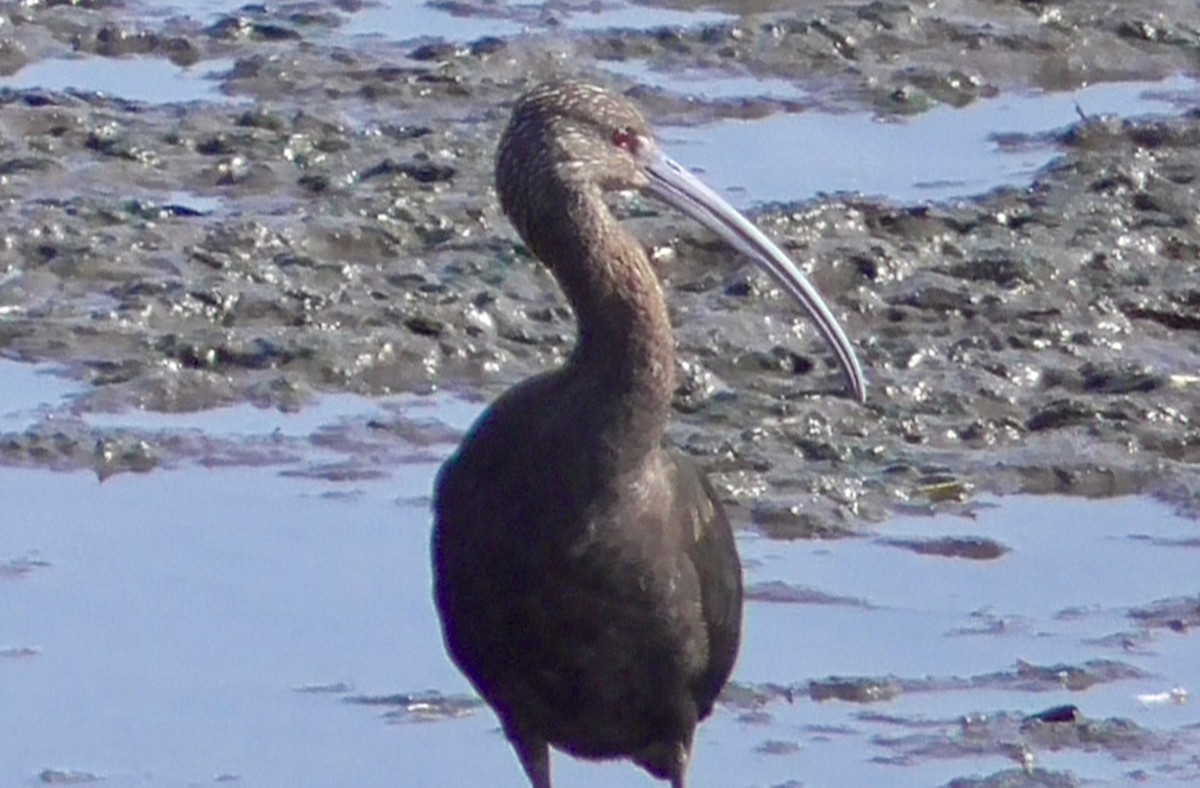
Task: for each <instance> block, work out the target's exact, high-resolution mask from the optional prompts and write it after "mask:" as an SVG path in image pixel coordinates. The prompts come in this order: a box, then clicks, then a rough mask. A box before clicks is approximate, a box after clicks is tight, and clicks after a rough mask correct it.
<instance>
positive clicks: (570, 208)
mask: <svg viewBox="0 0 1200 788" xmlns="http://www.w3.org/2000/svg"><path fill="white" fill-rule="evenodd" d="M495 175H496V191H497V193H498V195H499V199H500V204H501V207H502V208H503V211H504V213H505V215H506V216H507V217H508V219H509V220H510V221H511V223H512V224H513V226H514V228H515V229H516V231H517V233H518V235H519V236H520V237H521V239H522V240H523V241H524V243H525V245H526V246H527V247H528V249H529V250H530V251H531V252H532V254H533V255H534V256H535V257H537V258H538V259H539V260H540V261H541V262H542V263H543V264H544V265H545V266H546V267H548V268H549V270H550V272H551V273H552V275H553V276H554V278H555V280H556V281H557V284H558V285H559V287H560V289H561V290H562V292H563V294H564V295H565V296H566V299H567V301H568V302H569V304H570V306H571V309H572V311H573V313H574V316H575V320H576V323H577V338H576V343H575V345H574V348H573V350H572V351H571V354H570V356H569V357H568V358H567V360H566V361H565V362H564V363H563V364H562V365H561V366H559V367H558V368H556V369H552V370H550V371H547V372H544V373H542V374H539V375H536V376H535V377H532V378H530V379H528V380H525V381H524V382H521V383H519V384H517V385H516V386H514V387H513V388H511V389H509V390H507V391H506V392H504V393H503V394H501V395H500V396H499V397H498V398H497V399H496V400H495V401H494V402H493V403H492V404H491V405H490V407H488V408H487V409H486V410H485V411H484V412H483V413H482V415H481V416H479V418H478V420H477V421H476V422H475V423H474V424H473V426H472V427H471V428H470V429H469V430H468V432H467V434H466V436H465V437H464V439H463V441H462V443H461V445H460V446H459V448H458V449H457V451H456V452H455V453H454V454H453V455H452V456H451V457H450V458H449V459H448V460H447V461H446V462H445V463H444V465H443V466H442V467H441V469H440V470H439V472H438V475H437V478H436V480H435V482H434V487H435V489H434V500H433V509H434V525H433V534H432V546H431V554H432V561H433V575H434V601H435V604H436V607H437V610H438V613H439V616H440V620H441V625H442V634H443V639H444V641H445V645H446V649H447V651H448V653H449V655H450V657H451V659H452V661H453V662H454V663H455V664H456V665H457V666H458V668H459V669H460V670H461V671H462V672H463V673H464V674H465V675H466V676H467V678H468V679H469V680H470V682H471V683H472V685H473V686H474V687H475V689H476V690H477V691H478V693H479V694H480V696H482V698H483V699H484V700H485V701H486V702H487V703H488V704H489V705H490V706H491V707H492V709H493V710H494V712H495V714H496V716H497V717H498V719H499V721H500V724H501V727H502V729H503V732H504V734H505V736H506V737H507V739H508V741H509V742H510V743H511V745H512V747H513V749H514V750H515V751H516V754H517V757H518V759H519V760H520V763H521V766H522V767H523V769H524V771H525V774H526V776H527V777H528V780H529V783H530V784H531V785H532V786H533V788H551V769H550V748H551V747H553V748H555V749H557V750H560V751H562V752H565V753H567V754H569V755H572V756H575V757H577V758H582V759H591V760H607V759H628V760H630V761H632V762H633V763H635V764H636V765H638V766H640V767H641V768H642V769H644V770H645V771H646V772H648V773H649V774H651V775H653V776H654V777H655V778H657V779H659V780H667V781H669V782H670V784H671V786H672V788H684V786H685V785H686V779H687V777H686V775H687V767H688V762H689V760H690V757H691V750H692V742H693V738H694V735H695V730H696V727H697V725H698V723H699V722H700V721H701V720H703V719H705V718H706V717H708V716H709V714H710V713H711V712H712V710H713V705H714V703H715V702H716V699H717V696H718V694H719V693H720V691H721V688H722V687H723V686H724V685H725V683H726V681H727V680H728V678H729V675H730V673H731V671H732V670H733V666H734V662H735V660H736V658H737V653H738V649H739V646H740V641H741V620H742V574H741V564H740V561H739V558H738V553H737V548H736V545H735V541H734V536H733V531H732V529H731V527H730V524H729V520H728V518H727V517H726V514H725V511H724V508H723V506H722V503H721V500H720V499H719V497H718V495H717V493H716V492H715V491H714V489H713V487H712V486H711V484H710V483H709V481H708V480H707V478H706V477H705V475H704V474H703V472H702V471H701V470H700V469H699V468H698V467H697V465H696V464H695V463H694V462H693V461H692V460H690V459H689V458H687V457H685V456H683V455H681V454H679V453H676V452H674V451H671V450H669V449H668V448H665V447H664V445H663V444H664V432H665V429H666V426H667V422H668V418H669V415H670V412H671V402H672V394H673V392H674V390H675V342H674V336H673V334H672V330H671V324H670V320H669V318H668V313H667V306H666V301H665V298H664V294H663V287H662V285H661V283H660V282H659V279H658V276H657V274H656V273H655V270H654V268H653V267H652V265H651V262H650V260H649V258H648V256H647V254H646V252H645V250H644V248H643V247H642V246H641V244H640V243H639V242H638V241H637V239H636V238H635V237H634V236H633V235H632V234H631V233H630V232H629V231H628V230H626V229H625V228H624V227H623V226H622V225H621V224H620V223H619V222H618V221H617V220H616V218H615V217H614V216H613V215H612V213H611V211H610V210H609V208H608V206H607V203H606V202H605V194H606V193H607V192H611V191H629V190H642V191H645V192H647V193H648V194H650V195H651V196H654V197H657V198H658V199H660V200H662V201H663V202H665V203H667V204H669V205H671V206H674V207H675V208H677V209H678V210H679V211H681V212H682V213H683V214H685V215H687V216H689V217H691V218H693V219H695V220H697V221H699V222H700V223H701V224H703V225H705V226H707V227H709V228H710V229H711V230H713V231H714V232H715V233H716V234H717V235H718V236H719V237H721V238H722V239H724V240H725V241H726V242H728V243H729V244H730V245H731V246H732V247H733V248H734V249H736V250H738V251H740V252H742V253H743V254H745V255H746V256H748V257H749V258H750V259H751V260H753V261H754V262H755V263H757V264H758V265H760V266H762V267H763V268H764V269H765V270H766V271H767V272H768V273H769V274H770V275H771V276H772V277H773V278H774V279H775V280H776V281H777V282H778V283H779V285H780V286H781V287H782V288H783V289H784V290H785V291H786V292H788V293H789V294H790V295H792V296H793V297H794V298H795V299H796V300H797V301H798V302H799V303H800V304H801V306H802V307H803V308H804V309H805V311H806V312H807V313H808V315H809V316H810V318H811V319H812V320H813V321H814V323H815V324H816V327H817V329H818V330H819V332H820V334H821V335H822V337H823V338H824V339H825V341H826V342H827V343H828V345H829V346H830V347H831V348H832V350H833V353H834V356H835V357H836V359H837V363H838V366H839V367H840V369H841V372H842V374H843V375H844V377H845V380H846V383H847V385H848V389H849V392H850V394H851V395H852V396H853V397H854V398H855V399H857V400H859V401H863V400H865V396H866V383H865V378H864V375H863V372H862V368H861V365H860V363H859V361H858V357H857V355H856V354H855V350H854V347H853V346H852V345H851V343H850V341H849V339H848V338H847V337H846V334H845V332H844V331H843V330H842V328H841V326H840V325H839V323H838V321H837V319H836V318H835V317H834V315H833V313H832V312H831V311H830V309H829V307H828V306H827V305H826V304H825V302H824V301H823V300H822V298H821V296H820V295H819V294H818V293H817V291H816V290H815V289H814V288H813V286H812V285H811V284H810V283H809V282H808V280H807V279H806V278H805V276H804V275H803V274H802V273H801V272H800V270H799V269H798V268H797V267H796V266H795V265H794V264H793V263H792V261H791V260H789V259H788V257H787V255H786V254H784V253H783V252H782V251H781V250H780V249H779V248H778V247H777V246H776V245H775V244H774V243H772V242H771V241H770V240H769V239H768V238H767V237H766V236H765V235H764V234H763V233H762V232H761V231H759V230H758V229H757V228H756V227H755V226H754V225H753V224H752V223H751V222H749V221H748V220H747V219H746V218H745V217H744V216H742V215H741V214H740V213H738V212H737V211H736V210H735V209H734V208H732V207H731V206H730V205H729V204H728V203H727V202H725V201H724V200H723V199H721V198H720V197H719V196H718V195H717V194H716V193H715V192H713V191H712V190H711V189H710V188H708V187H707V186H705V185H704V184H703V182H702V181H701V180H700V179H699V178H697V177H696V176H695V175H693V174H692V173H691V172H689V171H688V170H686V169H685V168H683V167H682V166H680V165H679V164H678V163H676V162H675V161H674V160H672V159H671V158H670V157H668V156H667V155H666V154H665V153H664V152H663V149H662V148H661V147H660V145H659V144H658V142H657V141H656V139H655V137H654V135H653V134H652V132H651V130H650V127H649V126H648V124H647V122H646V120H645V119H644V118H643V117H642V115H641V113H640V112H639V111H638V110H637V109H636V108H635V107H634V106H633V104H632V103H630V101H629V100H627V99H626V98H625V97H623V96H619V95H617V94H614V93H612V92H610V91H608V90H605V89H603V88H600V87H596V86H594V85H589V84H586V83H583V82H578V81H573V80H557V81H552V82H548V83H545V84H541V85H538V86H536V87H534V88H532V89H531V90H529V91H528V92H527V93H526V94H525V95H523V96H522V97H521V98H520V99H518V100H517V102H516V104H515V105H514V107H513V109H512V116H511V119H510V121H509V123H508V125H507V127H506V129H505V130H504V132H503V134H502V136H501V139H500V143H499V147H498V150H497V155H496V171H495Z"/></svg>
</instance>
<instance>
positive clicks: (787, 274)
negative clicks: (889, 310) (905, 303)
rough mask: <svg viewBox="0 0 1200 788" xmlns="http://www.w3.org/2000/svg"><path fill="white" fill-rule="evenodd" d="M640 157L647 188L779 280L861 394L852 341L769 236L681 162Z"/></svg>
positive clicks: (862, 381)
mask: <svg viewBox="0 0 1200 788" xmlns="http://www.w3.org/2000/svg"><path fill="white" fill-rule="evenodd" d="M648 158H649V160H648V161H646V162H645V168H646V174H647V175H648V176H649V178H650V184H649V187H648V190H649V191H650V193H651V194H653V195H654V196H656V197H658V198H659V199H661V200H663V201H664V202H666V203H669V204H670V205H672V206H674V207H675V208H678V209H679V210H680V211H682V212H683V213H685V214H687V215H688V216H690V217H691V218H693V219H695V220H696V221H698V222H700V223H701V224H703V225H704V226H705V227H707V228H709V229H710V230H712V231H713V232H714V233H716V234H717V235H719V236H721V238H723V239H725V241H726V242H727V243H728V244H729V245H730V246H732V247H733V248H734V249H737V250H738V251H739V252H741V253H742V254H744V255H746V256H747V257H749V258H750V259H751V260H753V261H754V262H755V263H757V264H758V265H759V266H760V267H762V268H763V269H765V270H766V272H767V273H768V274H770V275H771V277H772V278H774V279H775V281H776V282H778V283H779V285H780V286H781V287H782V288H783V289H784V290H786V291H787V292H788V293H790V294H791V295H792V297H793V298H795V299H796V300H797V301H799V302H800V304H801V306H803V307H804V309H805V311H807V312H808V315H809V317H810V318H811V319H812V321H813V322H814V323H816V325H817V330H818V331H820V332H821V336H822V337H824V338H825V341H826V342H827V343H829V346H830V347H831V348H833V352H834V355H836V356H837V361H838V366H839V367H841V370H842V374H843V375H845V377H846V383H847V385H848V386H849V387H850V390H851V391H852V392H853V394H854V398H855V399H857V400H858V401H859V402H865V401H866V398H867V382H866V378H865V377H864V376H863V371H862V367H861V366H860V365H859V363H858V355H857V354H856V353H855V352H854V346H853V345H851V344H850V340H849V339H848V338H847V337H846V332H845V331H843V330H842V327H841V325H840V324H839V323H838V321H837V318H836V317H834V316H833V312H831V311H830V310H829V306H828V305H827V304H826V303H825V300H824V299H823V298H821V294H820V293H818V292H817V290H816V288H815V287H813V286H812V283H811V282H809V281H808V277H806V276H805V275H804V274H803V273H802V272H801V271H800V269H799V268H797V267H796V264H795V263H793V262H792V261H791V259H790V258H789V257H788V256H787V255H786V254H784V252H783V250H782V249H780V248H779V247H778V246H776V245H775V244H774V243H772V242H771V239H769V238H767V236H765V235H763V234H762V232H761V231H760V230H759V229H758V228H757V227H755V226H754V225H753V224H751V223H750V221H749V220H748V219H746V217H745V216H742V214H740V213H738V211H737V210H736V209H735V208H734V207H733V206H732V205H730V204H729V203H727V202H725V200H723V199H721V197H720V196H718V195H717V193H716V192H714V191H713V190H712V189H710V188H708V186H706V185H705V184H704V182H703V181H701V180H700V179H699V178H697V177H696V176H695V175H692V174H691V173H690V172H688V171H687V170H685V169H684V168H683V167H681V166H680V165H679V164H678V163H677V162H675V161H674V160H673V159H671V158H670V157H669V156H667V155H666V154H664V153H663V152H662V151H661V150H658V149H657V147H656V148H655V149H654V150H653V152H652V153H651V154H650V156H649V157H648Z"/></svg>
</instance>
